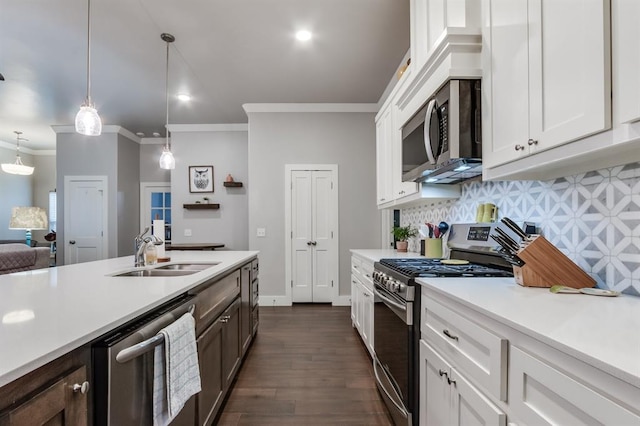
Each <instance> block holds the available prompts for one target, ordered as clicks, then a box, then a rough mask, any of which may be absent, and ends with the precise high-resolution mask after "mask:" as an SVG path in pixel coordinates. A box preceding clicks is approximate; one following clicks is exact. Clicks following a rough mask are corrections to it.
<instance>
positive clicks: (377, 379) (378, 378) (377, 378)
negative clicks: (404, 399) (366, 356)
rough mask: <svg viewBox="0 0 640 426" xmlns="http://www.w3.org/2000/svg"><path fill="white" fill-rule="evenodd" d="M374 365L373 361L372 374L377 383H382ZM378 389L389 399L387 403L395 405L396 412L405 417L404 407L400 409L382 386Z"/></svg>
mask: <svg viewBox="0 0 640 426" xmlns="http://www.w3.org/2000/svg"><path fill="white" fill-rule="evenodd" d="M376 364H377V362H376V361H375V360H374V361H373V374H374V375H375V376H376V381H377V382H378V383H382V381H381V380H380V376H378V369H377V368H376ZM378 389H382V391H383V392H384V393H385V395H387V398H389V401H391V403H392V404H393V405H395V407H396V408H397V409H398V411H400V412H401V413H402V414H403V415H404V416H407V415H408V413H407V410H405V409H404V407H401V406H400V405H398V403H397V402H396V401H395V400H394V399H393V397H392V396H391V395H390V394H389V392H388V391H387V390H386V389H385V387H384V386H382V385H380V386H378Z"/></svg>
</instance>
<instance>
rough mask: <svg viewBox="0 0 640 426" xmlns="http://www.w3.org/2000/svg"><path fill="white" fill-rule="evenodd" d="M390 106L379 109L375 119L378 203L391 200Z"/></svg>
mask: <svg viewBox="0 0 640 426" xmlns="http://www.w3.org/2000/svg"><path fill="white" fill-rule="evenodd" d="M391 120H392V116H391V107H390V106H387V107H386V108H384V109H382V110H380V112H379V114H378V117H377V119H376V166H377V167H376V178H377V200H376V203H377V204H378V205H380V204H384V203H388V202H390V201H392V200H393V194H392V191H393V187H392V184H393V178H392V176H393V171H392V163H393V161H392V152H391V148H392V146H391V130H392V127H391V126H392V124H393V123H392V122H391Z"/></svg>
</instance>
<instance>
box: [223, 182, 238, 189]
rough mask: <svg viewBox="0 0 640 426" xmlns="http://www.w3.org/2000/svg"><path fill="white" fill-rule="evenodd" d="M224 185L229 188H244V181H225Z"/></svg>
mask: <svg viewBox="0 0 640 426" xmlns="http://www.w3.org/2000/svg"><path fill="white" fill-rule="evenodd" d="M223 185H224V186H226V187H227V188H242V182H224V183H223Z"/></svg>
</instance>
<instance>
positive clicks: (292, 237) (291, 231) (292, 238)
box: [291, 231, 293, 240]
mask: <svg viewBox="0 0 640 426" xmlns="http://www.w3.org/2000/svg"><path fill="white" fill-rule="evenodd" d="M291 239H292V240H293V231H291Z"/></svg>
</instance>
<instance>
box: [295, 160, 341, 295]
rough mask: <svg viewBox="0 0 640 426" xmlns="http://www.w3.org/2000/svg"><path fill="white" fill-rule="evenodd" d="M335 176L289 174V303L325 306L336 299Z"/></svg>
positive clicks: (323, 171) (317, 172) (310, 172)
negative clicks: (290, 301) (322, 304)
mask: <svg viewBox="0 0 640 426" xmlns="http://www.w3.org/2000/svg"><path fill="white" fill-rule="evenodd" d="M307 167H309V166H307ZM336 175H337V170H331V169H328V170H327V169H322V168H321V167H318V169H313V170H310V169H291V170H290V174H289V179H288V180H290V183H289V187H290V203H289V215H288V216H289V218H290V235H291V249H290V250H289V252H290V254H291V256H290V259H291V262H290V274H289V275H290V277H291V300H292V302H298V303H310V302H313V303H328V302H332V301H333V300H334V297H335V296H336V295H337V291H336V290H337V286H338V280H337V276H338V266H337V265H338V262H337V223H338V220H337V218H338V208H337V185H336V181H337V178H336Z"/></svg>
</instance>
